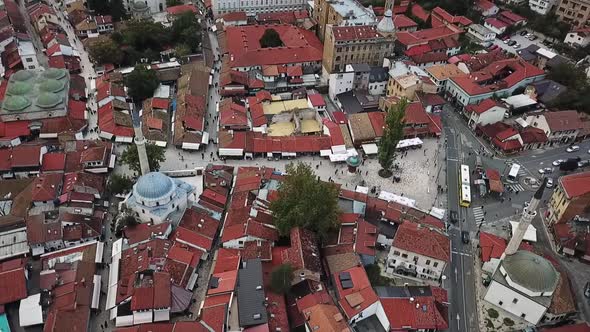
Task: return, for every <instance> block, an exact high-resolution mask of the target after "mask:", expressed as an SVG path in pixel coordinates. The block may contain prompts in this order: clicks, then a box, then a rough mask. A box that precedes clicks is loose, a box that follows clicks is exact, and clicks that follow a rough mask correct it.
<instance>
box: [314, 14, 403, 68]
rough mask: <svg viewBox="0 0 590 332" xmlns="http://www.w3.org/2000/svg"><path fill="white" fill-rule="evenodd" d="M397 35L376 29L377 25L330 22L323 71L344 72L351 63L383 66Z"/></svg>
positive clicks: (390, 53) (325, 44)
mask: <svg viewBox="0 0 590 332" xmlns="http://www.w3.org/2000/svg"><path fill="white" fill-rule="evenodd" d="M394 40H395V37H393V36H386V35H384V34H382V33H379V32H378V31H377V28H376V26H375V25H362V26H328V29H327V32H326V39H325V41H324V53H323V72H324V74H325V75H329V74H332V73H334V72H341V71H344V70H345V69H346V65H349V64H368V65H370V66H380V65H381V64H382V63H383V59H384V58H385V57H387V56H389V55H392V54H393V47H394V44H393V42H394Z"/></svg>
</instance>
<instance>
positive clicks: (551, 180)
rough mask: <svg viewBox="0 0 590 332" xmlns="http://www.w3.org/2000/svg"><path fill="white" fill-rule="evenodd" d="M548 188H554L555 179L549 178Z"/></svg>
mask: <svg viewBox="0 0 590 332" xmlns="http://www.w3.org/2000/svg"><path fill="white" fill-rule="evenodd" d="M546 187H547V188H553V179H552V178H547V185H546Z"/></svg>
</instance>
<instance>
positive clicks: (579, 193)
mask: <svg viewBox="0 0 590 332" xmlns="http://www.w3.org/2000/svg"><path fill="white" fill-rule="evenodd" d="M589 209H590V172H583V173H577V174H572V175H566V176H562V177H560V178H559V180H558V183H557V187H556V188H555V190H554V191H553V194H552V195H551V198H550V199H549V206H548V211H547V223H549V224H554V223H566V222H569V221H571V220H572V219H573V218H575V217H576V216H581V217H582V216H583V217H587V215H588V214H589V213H590V210H589Z"/></svg>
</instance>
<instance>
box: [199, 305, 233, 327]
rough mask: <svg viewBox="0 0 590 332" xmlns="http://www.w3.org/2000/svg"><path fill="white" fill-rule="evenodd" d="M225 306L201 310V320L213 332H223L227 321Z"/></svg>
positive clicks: (226, 306)
mask: <svg viewBox="0 0 590 332" xmlns="http://www.w3.org/2000/svg"><path fill="white" fill-rule="evenodd" d="M228 306H229V305H227V304H219V305H216V306H212V307H207V308H203V310H202V311H201V320H202V321H203V322H204V323H205V324H207V326H208V327H210V328H211V329H213V331H215V332H218V331H219V332H221V331H224V330H225V328H224V326H225V321H226V320H227V318H226V317H227V308H228Z"/></svg>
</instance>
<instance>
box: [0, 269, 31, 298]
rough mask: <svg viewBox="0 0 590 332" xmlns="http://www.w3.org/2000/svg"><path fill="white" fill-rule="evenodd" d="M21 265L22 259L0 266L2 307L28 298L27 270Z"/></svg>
mask: <svg viewBox="0 0 590 332" xmlns="http://www.w3.org/2000/svg"><path fill="white" fill-rule="evenodd" d="M17 263H18V264H17ZM21 263H22V262H21V260H20V259H16V260H12V261H7V262H4V263H2V264H1V265H0V305H4V304H8V303H12V302H15V301H18V300H22V299H24V298H26V297H27V281H26V279H25V269H24V267H23V266H22V265H21ZM15 265H16V266H15Z"/></svg>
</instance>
